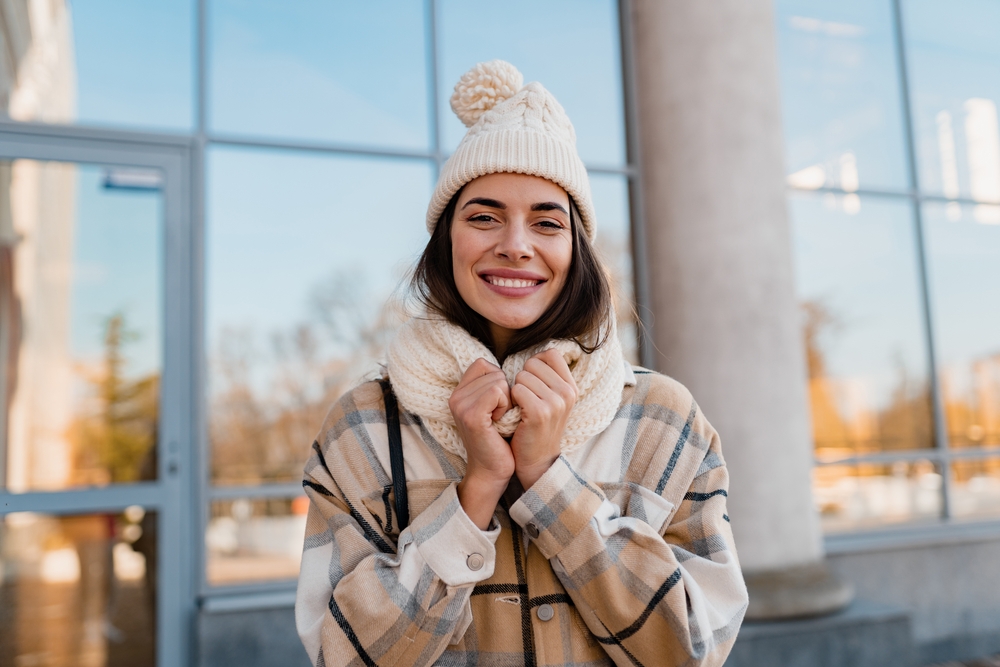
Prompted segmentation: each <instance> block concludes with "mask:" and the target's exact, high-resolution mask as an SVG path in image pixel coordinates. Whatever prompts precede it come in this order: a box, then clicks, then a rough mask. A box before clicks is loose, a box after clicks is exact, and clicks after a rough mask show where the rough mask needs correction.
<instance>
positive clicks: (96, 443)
mask: <svg viewBox="0 0 1000 667" xmlns="http://www.w3.org/2000/svg"><path fill="white" fill-rule="evenodd" d="M103 337H104V356H103V359H102V361H101V364H100V365H99V367H98V368H97V369H94V370H91V372H90V375H91V377H90V378H88V380H89V384H90V385H91V388H92V394H91V396H89V397H88V398H87V399H85V400H83V401H81V408H80V409H79V411H78V413H77V415H76V417H75V419H74V420H73V422H72V425H71V427H70V440H71V442H72V443H73V445H74V454H75V458H76V466H75V469H76V471H77V472H76V475H77V476H78V477H79V479H77V480H75V482H76V483H81V484H107V483H113V482H134V481H137V480H139V479H152V478H155V472H153V471H151V470H150V468H151V466H152V467H153V468H154V469H155V463H153V462H152V460H153V459H155V444H156V436H157V423H158V419H159V409H158V406H159V385H160V376H159V374H158V373H151V374H148V375H144V376H140V377H138V378H135V379H129V378H128V357H127V356H126V354H125V348H126V345H127V344H128V343H130V342H134V341H136V340H137V339H138V337H139V334H138V333H136V332H135V331H133V330H131V329H129V327H128V324H127V321H126V318H125V315H124V313H121V312H116V313H114V314H112V315H111V316H109V317H108V318H107V319H106V321H105V323H104V336H103Z"/></svg>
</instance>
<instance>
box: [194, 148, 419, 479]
mask: <svg viewBox="0 0 1000 667" xmlns="http://www.w3.org/2000/svg"><path fill="white" fill-rule="evenodd" d="M432 173H433V172H432V167H431V165H430V163H426V162H423V161H419V162H418V161H412V160H411V161H402V160H390V159H375V158H348V157H327V156H318V155H313V154H288V153H279V152H271V151H251V150H240V149H228V148H214V149H212V150H211V151H210V153H209V161H208V177H209V181H208V185H209V192H208V195H209V198H208V258H207V262H208V350H209V362H210V366H209V396H210V408H209V429H210V438H211V442H212V457H213V458H212V478H213V479H214V480H215V481H216V482H218V483H247V484H252V483H258V482H262V481H290V480H298V479H300V478H301V475H302V466H303V464H304V463H305V460H306V458H307V457H308V452H309V446H310V445H311V444H312V441H313V439H314V438H315V436H316V433H317V432H318V430H319V427H320V425H321V424H322V421H323V416H324V415H325V414H326V412H327V410H329V408H330V406H331V405H332V403H333V401H335V400H336V399H337V398H338V397H339V396H340V395H341V394H342V393H343V392H344V391H345V390H346V389H348V388H349V387H351V386H352V385H353V384H355V383H356V382H358V381H359V380H360V379H361V378H362V377H363V376H365V375H366V374H368V373H371V372H373V371H375V370H377V366H376V361H378V360H380V359H381V357H382V355H383V350H384V345H385V343H386V342H387V338H388V336H389V335H390V334H391V332H392V331H393V330H394V327H395V326H396V325H397V323H398V319H397V316H398V310H397V308H398V305H399V304H398V303H397V302H396V301H389V297H390V296H391V295H392V293H393V290H394V289H395V288H396V287H397V285H399V284H400V281H402V280H403V278H404V276H405V275H406V273H407V271H408V270H409V269H410V268H411V266H412V265H413V264H414V263H415V262H416V259H417V257H418V256H419V254H420V252H421V251H422V250H423V247H424V245H425V244H426V243H427V231H426V227H425V226H424V215H425V212H426V210H427V202H428V201H429V199H430V192H431V179H432Z"/></svg>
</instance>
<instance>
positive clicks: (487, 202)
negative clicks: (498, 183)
mask: <svg viewBox="0 0 1000 667" xmlns="http://www.w3.org/2000/svg"><path fill="white" fill-rule="evenodd" d="M472 204H482V205H483V206H489V207H490V208H499V209H506V208H507V204H504V203H503V202H502V201H497V200H496V199H488V198H486V197H473V198H472V199H470V200H469V201H467V202H465V204H464V205H463V206H462V208H463V209H464V208H465V207H466V206H470V205H472Z"/></svg>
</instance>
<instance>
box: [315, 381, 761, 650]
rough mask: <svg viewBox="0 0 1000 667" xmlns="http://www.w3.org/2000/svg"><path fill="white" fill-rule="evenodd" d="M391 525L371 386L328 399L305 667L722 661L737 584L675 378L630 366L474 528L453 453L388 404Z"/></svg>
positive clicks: (725, 528)
mask: <svg viewBox="0 0 1000 667" xmlns="http://www.w3.org/2000/svg"><path fill="white" fill-rule="evenodd" d="M400 420H401V423H402V436H403V450H404V454H405V461H406V478H407V489H408V495H409V503H410V515H411V522H410V525H409V526H408V527H407V528H406V530H404V531H403V532H402V534H400V533H399V531H398V528H397V525H398V521H397V519H396V517H394V516H393V493H392V481H391V478H390V476H389V473H388V471H389V470H390V469H391V468H390V464H389V448H388V440H387V433H386V425H385V412H384V406H383V401H382V392H381V388H380V387H379V384H378V383H377V382H368V383H365V384H362V385H360V386H359V387H357V388H355V389H354V390H352V391H351V392H349V393H348V394H346V395H345V396H344V397H343V398H342V399H341V400H340V401H339V403H338V404H337V405H336V406H335V407H334V408H333V410H332V411H331V412H330V415H329V416H328V418H327V420H326V423H325V424H324V425H323V428H322V432H321V435H320V437H319V439H318V440H317V442H316V443H314V445H313V452H312V456H311V458H310V459H309V461H308V463H307V464H306V468H305V478H304V480H303V485H304V486H305V490H306V493H307V494H308V496H309V499H310V500H311V506H310V510H309V517H308V523H307V528H306V538H305V547H304V550H303V554H302V569H301V575H300V577H299V588H298V595H297V601H296V610H295V611H296V624H297V626H298V631H299V634H300V636H301V638H302V641H303V643H304V644H305V647H306V650H307V652H308V653H309V656H310V658H311V659H312V662H313V664H314V665H317V666H326V667H334V666H340V665H344V666H351V667H361V666H369V667H370V666H372V665H380V666H385V667H388V666H391V665H404V666H423V665H455V666H457V665H470V666H471V665H480V666H483V667H493V666H496V667H501V666H504V667H506V666H515V665H518V666H520V665H525V666H539V667H540V666H543V665H561V666H571V665H622V666H623V665H646V666H649V667H652V666H654V665H655V666H673V665H705V666H708V665H721V664H722V663H723V662H724V661H725V659H726V656H727V655H728V653H729V649H730V647H731V646H732V643H733V641H734V640H735V638H736V633H737V631H738V630H739V627H740V623H741V622H742V619H743V614H744V611H745V610H746V604H747V594H746V588H745V586H744V584H743V578H742V575H741V573H740V567H739V562H738V560H737V557H736V551H735V548H734V546H733V536H732V531H731V530H730V526H729V517H728V516H727V513H726V498H727V493H726V491H727V486H728V474H727V472H726V466H725V462H724V460H723V458H722V453H721V451H720V449H719V438H718V436H717V434H716V433H715V431H714V430H713V429H712V427H711V426H710V425H709V423H708V422H707V421H706V420H705V417H704V415H703V414H702V413H701V411H700V410H699V409H698V406H697V405H696V404H695V402H694V400H693V399H692V397H691V395H690V393H689V392H688V391H687V390H686V389H685V388H684V387H683V386H681V385H680V384H679V383H677V382H676V381H674V380H672V379H670V378H668V377H665V376H663V375H659V374H656V373H652V372H650V371H647V370H644V369H640V368H635V369H632V368H629V369H627V372H626V383H625V386H624V387H623V392H622V401H621V405H620V408H619V410H618V413H617V415H616V417H615V419H614V421H613V422H612V423H611V425H610V426H609V427H608V428H607V429H606V430H605V431H604V432H603V433H601V434H599V435H598V436H595V437H594V438H592V439H591V440H590V441H588V442H587V443H585V444H584V445H583V446H581V447H580V448H578V449H576V450H574V451H573V452H572V453H571V454H568V455H563V456H562V457H560V458H559V459H558V460H557V461H556V463H555V464H554V465H553V466H552V467H551V468H550V469H549V471H548V472H546V473H545V474H544V475H543V476H542V477H541V479H539V480H538V482H537V483H536V484H535V485H534V486H532V487H531V488H530V489H528V490H527V492H524V493H523V494H521V495H519V494H517V493H515V492H509V493H508V495H507V496H505V498H504V499H503V500H502V501H501V503H500V506H499V507H498V508H497V511H496V514H495V516H494V521H493V524H492V525H491V527H490V529H489V530H487V531H481V530H479V529H478V528H477V527H476V526H475V524H473V523H472V522H471V520H470V519H469V518H468V517H467V516H466V514H465V512H464V511H463V510H462V508H461V505H460V504H459V502H458V497H457V495H456V491H455V486H456V484H457V482H458V481H459V480H460V479H461V478H462V474H463V472H464V470H465V463H464V461H463V460H462V459H461V458H459V457H457V456H455V455H453V454H450V453H448V452H446V451H445V450H444V449H442V448H441V447H440V445H438V444H437V443H436V442H435V441H434V439H433V438H432V437H431V435H430V434H429V433H428V432H427V430H426V429H425V428H423V427H422V425H421V423H420V420H419V419H418V418H417V417H415V416H414V415H411V414H408V413H406V412H405V411H404V412H401V414H400Z"/></svg>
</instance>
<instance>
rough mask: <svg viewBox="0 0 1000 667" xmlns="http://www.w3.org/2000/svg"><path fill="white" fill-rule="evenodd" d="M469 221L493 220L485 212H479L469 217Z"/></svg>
mask: <svg viewBox="0 0 1000 667" xmlns="http://www.w3.org/2000/svg"><path fill="white" fill-rule="evenodd" d="M469 222H493V216H492V215H488V214H486V213H479V214H477V215H474V216H472V217H470V218H469Z"/></svg>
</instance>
